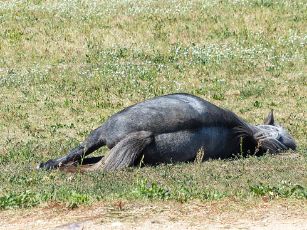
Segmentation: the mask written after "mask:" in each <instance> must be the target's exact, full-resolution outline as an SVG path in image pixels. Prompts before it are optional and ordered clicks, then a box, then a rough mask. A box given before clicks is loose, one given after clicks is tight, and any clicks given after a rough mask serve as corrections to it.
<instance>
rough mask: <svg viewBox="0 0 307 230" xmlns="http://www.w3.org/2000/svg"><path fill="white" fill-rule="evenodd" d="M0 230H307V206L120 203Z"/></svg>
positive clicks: (51, 210)
mask: <svg viewBox="0 0 307 230" xmlns="http://www.w3.org/2000/svg"><path fill="white" fill-rule="evenodd" d="M0 219H1V220H0V229H73V230H79V229H147V228H148V229H161V228H163V229H204V228H205V229H307V201H298V200H296V201H291V200H290V201H289V200H278V201H268V200H266V198H263V199H262V200H252V201H248V202H245V203H242V202H240V201H237V200H229V199H227V200H226V199H225V200H223V201H212V202H205V203H203V202H196V201H195V202H189V203H184V204H181V203H178V202H149V201H146V202H143V203H141V202H139V201H138V202H134V201H116V202H108V203H106V202H100V203H98V204H95V205H92V206H87V207H81V208H76V209H67V208H66V207H63V206H61V205H56V204H49V205H47V206H45V207H39V208H33V209H23V210H8V211H2V212H1V213H0Z"/></svg>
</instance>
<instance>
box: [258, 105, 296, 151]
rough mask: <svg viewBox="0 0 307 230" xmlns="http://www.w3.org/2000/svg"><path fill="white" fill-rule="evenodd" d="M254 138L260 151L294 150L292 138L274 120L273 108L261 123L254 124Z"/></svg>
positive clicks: (294, 144) (294, 145)
mask: <svg viewBox="0 0 307 230" xmlns="http://www.w3.org/2000/svg"><path fill="white" fill-rule="evenodd" d="M255 128H256V129H255V131H254V135H253V136H254V139H255V140H256V141H257V143H258V148H259V150H261V151H262V152H267V151H268V152H271V153H277V152H280V151H285V150H288V149H292V150H295V149H296V143H295V141H294V138H293V137H292V136H291V135H290V134H289V133H288V132H287V130H286V129H285V128H283V127H281V126H280V125H278V124H277V123H276V122H275V119H274V115H273V110H272V111H271V112H270V113H269V115H268V116H267V118H266V119H265V120H264V124H263V125H256V126H255Z"/></svg>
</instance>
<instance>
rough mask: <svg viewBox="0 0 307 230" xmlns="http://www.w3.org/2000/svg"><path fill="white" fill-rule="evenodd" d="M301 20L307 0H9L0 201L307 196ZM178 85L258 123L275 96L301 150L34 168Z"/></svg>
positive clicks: (1, 85)
mask: <svg viewBox="0 0 307 230" xmlns="http://www.w3.org/2000/svg"><path fill="white" fill-rule="evenodd" d="M306 21H307V5H306V2H305V1H304V0H281V1H277V0H227V1H217V0H207V1H184V0H172V1H153V0H150V1H148V0H144V1H129V0H126V1H119V0H118V1H98V0H85V1H78V0H69V1H68V0H65V1H63V0H62V1H60V0H47V1H42V0H31V1H25V0H19V1H17V0H12V1H6V0H4V1H3V0H2V1H0V171H1V173H0V182H1V184H0V209H6V208H19V207H32V206H37V205H39V204H42V203H45V202H61V203H64V204H66V205H67V206H68V207H76V206H78V205H81V204H90V203H93V202H95V201H97V200H114V199H115V200H118V199H154V200H155V199H158V200H169V199H170V200H177V201H179V202H185V201H188V200H191V199H197V200H201V201H205V200H216V199H223V198H226V197H227V198H229V197H235V198H239V199H242V200H244V199H258V198H257V197H263V196H266V197H269V198H270V199H276V198H280V197H282V198H287V199H306V198H307V170H306V169H307V143H306V137H307V114H306V111H307V74H306V73H307V65H306V55H307V49H306V44H307V27H306ZM174 92H187V93H192V94H195V95H198V96H200V97H202V98H205V99H207V100H209V101H211V102H213V103H215V104H217V105H220V106H222V107H225V108H228V109H231V110H233V111H234V112H236V113H237V114H238V115H239V116H241V117H243V118H244V119H246V120H247V121H249V122H251V123H256V124H257V123H261V122H262V120H263V118H264V117H265V116H266V115H267V113H268V112H269V110H270V109H274V110H275V115H276V118H277V121H278V122H280V123H281V124H283V125H284V126H285V127H286V128H287V129H288V130H289V132H290V133H291V134H293V136H294V137H295V139H296V140H297V143H298V150H297V152H295V153H292V152H289V153H286V154H283V155H279V156H270V155H267V156H264V157H260V158H255V157H250V158H247V159H236V160H228V161H220V160H217V161H208V162H205V163H202V164H199V163H194V164H179V165H162V166H159V167H155V168H150V167H144V168H138V169H127V170H124V171H120V172H115V173H109V174H103V173H101V172H95V173H87V174H74V175H71V174H65V173H62V172H58V171H52V172H44V171H36V170H34V168H35V166H36V164H37V163H38V162H41V161H46V160H47V159H50V158H55V157H57V156H60V155H63V154H65V153H66V152H67V151H68V150H69V149H70V148H72V147H74V146H75V145H76V144H77V143H79V142H81V141H82V140H83V139H84V138H85V137H86V136H87V135H88V133H89V132H90V131H91V130H92V129H93V128H96V127H98V126H99V125H100V124H101V123H102V122H103V121H104V120H106V119H107V118H108V117H109V116H110V115H112V114H113V113H114V112H116V111H119V110H120V109H122V108H123V107H125V106H128V105H131V104H133V103H136V102H138V101H142V100H144V99H146V98H150V97H153V96H157V95H161V94H167V93H174ZM104 153H106V149H102V150H101V151H99V152H98V153H97V155H101V154H104Z"/></svg>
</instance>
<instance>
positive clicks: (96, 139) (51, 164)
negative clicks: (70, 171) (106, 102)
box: [37, 127, 105, 169]
mask: <svg viewBox="0 0 307 230" xmlns="http://www.w3.org/2000/svg"><path fill="white" fill-rule="evenodd" d="M102 134H103V133H102V131H101V127H99V128H97V129H95V130H93V131H92V132H91V133H90V135H89V137H88V138H87V139H86V140H85V141H84V142H83V143H81V144H80V145H79V146H77V147H76V148H74V149H72V150H70V151H69V152H68V154H67V155H66V156H63V157H60V158H56V159H53V160H48V161H47V162H45V163H40V164H39V165H38V166H37V168H38V169H54V168H58V167H60V166H64V165H65V164H67V163H69V162H76V161H79V160H80V159H82V158H84V157H85V156H87V155H88V154H90V153H92V152H94V151H95V150H97V149H98V148H100V147H102V146H103V145H105V140H104V138H103V135H102Z"/></svg>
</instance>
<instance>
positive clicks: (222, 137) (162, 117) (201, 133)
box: [38, 94, 296, 171]
mask: <svg viewBox="0 0 307 230" xmlns="http://www.w3.org/2000/svg"><path fill="white" fill-rule="evenodd" d="M104 145H107V147H108V148H109V149H111V150H110V153H109V154H108V156H107V157H106V158H102V159H101V160H100V161H99V162H98V163H96V164H94V165H96V168H97V165H98V166H100V165H103V169H104V170H105V171H112V170H117V169H122V168H125V167H129V166H133V165H137V164H139V163H140V161H142V162H143V163H144V164H147V165H156V164H159V163H171V162H172V163H174V162H188V161H193V160H194V159H195V157H196V155H197V152H198V151H199V150H200V149H203V151H204V158H203V159H204V160H206V159H209V158H213V159H214V158H229V157H232V156H234V155H236V154H242V155H245V156H246V155H248V154H258V155H259V154H263V153H266V152H271V153H277V152H280V151H283V150H287V149H293V150H295V148H296V144H295V141H294V139H293V138H292V137H291V136H290V135H289V134H288V133H287V132H286V130H285V129H283V128H282V127H280V126H278V125H276V124H275V121H274V117H273V112H271V113H270V114H269V116H268V117H267V118H266V120H265V122H264V124H263V125H251V124H248V123H247V122H245V121H244V120H242V119H241V118H239V117H238V116H237V115H235V114H234V113H233V112H231V111H229V110H226V109H221V108H219V107H217V106H215V105H213V104H211V103H209V102H208V101H205V100H203V99H201V98H199V97H196V96H193V95H189V94H170V95H165V96H160V97H155V98H153V99H149V100H146V101H144V102H141V103H138V104H135V105H132V106H130V107H127V108H125V109H123V110H122V111H120V112H118V113H116V114H114V115H113V116H111V117H110V118H109V119H108V120H107V121H106V122H105V123H103V124H102V125H101V126H100V127H99V128H97V129H95V130H93V131H92V132H91V134H90V135H89V137H88V138H87V139H86V140H85V141H84V142H83V143H82V144H80V145H79V146H78V147H76V148H75V149H72V150H71V151H69V153H68V154H67V155H66V156H64V157H61V158H58V159H54V160H49V161H47V162H46V163H41V164H40V165H39V166H38V168H42V169H53V168H58V167H65V166H66V165H70V164H71V163H72V162H78V161H79V162H80V159H83V158H84V157H85V156H86V155H88V154H90V153H92V152H93V151H95V150H97V149H98V148H100V147H102V146H104ZM85 160H86V158H85ZM93 167H94V166H93ZM94 168H95V167H94ZM89 171H90V170H89Z"/></svg>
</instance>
